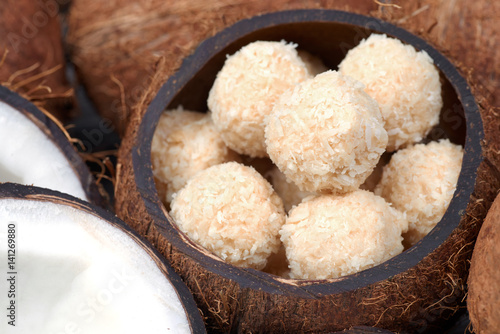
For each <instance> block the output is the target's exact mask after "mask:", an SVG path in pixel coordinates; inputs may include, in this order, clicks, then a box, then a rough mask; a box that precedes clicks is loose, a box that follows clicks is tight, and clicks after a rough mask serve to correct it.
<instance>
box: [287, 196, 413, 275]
mask: <svg viewBox="0 0 500 334" xmlns="http://www.w3.org/2000/svg"><path fill="white" fill-rule="evenodd" d="M407 228H408V222H407V220H406V218H405V217H404V214H403V213H401V212H399V211H398V210H396V209H394V208H392V207H391V206H390V205H389V204H388V203H387V202H386V201H385V200H384V199H383V198H381V197H379V196H376V195H374V194H373V193H372V192H369V191H365V190H357V191H354V192H351V193H348V194H344V195H319V196H316V197H311V198H309V199H307V200H305V201H304V202H302V203H301V204H299V205H297V206H296V207H295V208H293V209H292V210H291V211H290V212H289V214H288V217H287V219H286V223H285V225H283V227H282V228H281V231H280V235H281V241H282V242H283V244H284V245H285V249H286V256H287V258H288V261H289V263H290V270H291V271H290V276H291V277H292V278H298V279H326V278H336V277H340V276H344V275H350V274H354V273H357V272H359V271H361V270H364V269H368V268H370V267H373V266H375V265H377V264H380V263H382V262H384V261H386V260H388V259H390V258H391V257H393V256H395V255H397V254H399V253H401V252H402V251H403V245H402V240H403V238H402V237H401V233H402V232H405V231H406V230H407Z"/></svg>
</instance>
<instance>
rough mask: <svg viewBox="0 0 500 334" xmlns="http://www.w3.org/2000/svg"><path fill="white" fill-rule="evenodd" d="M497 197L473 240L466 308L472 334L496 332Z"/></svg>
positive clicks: (499, 281) (499, 296) (499, 289)
mask: <svg viewBox="0 0 500 334" xmlns="http://www.w3.org/2000/svg"><path fill="white" fill-rule="evenodd" d="M499 243H500V196H497V198H496V199H495V202H494V203H493V205H492V207H491V209H490V211H488V215H487V216H486V219H485V220H484V223H483V226H482V228H481V231H480V232H479V235H478V237H477V241H476V246H475V247H474V252H473V254H472V259H471V268H470V274H469V281H468V285H469V294H468V297H467V308H468V309H469V315H470V318H471V320H472V326H473V328H474V332H475V333H478V334H493V333H497V332H498V330H499V328H500V308H499V303H500V247H498V244H499Z"/></svg>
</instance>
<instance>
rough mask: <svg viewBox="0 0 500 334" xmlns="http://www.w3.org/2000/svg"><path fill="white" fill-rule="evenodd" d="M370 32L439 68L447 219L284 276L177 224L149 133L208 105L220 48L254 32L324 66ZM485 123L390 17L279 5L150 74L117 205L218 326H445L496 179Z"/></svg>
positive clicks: (283, 329)
mask: <svg viewBox="0 0 500 334" xmlns="http://www.w3.org/2000/svg"><path fill="white" fill-rule="evenodd" d="M373 33H378V34H386V35H388V36H390V37H394V38H396V39H399V40H400V41H401V42H403V43H404V44H409V45H412V46H413V47H414V48H415V49H417V50H424V51H425V52H427V54H428V55H429V56H430V57H431V58H432V60H433V62H434V64H435V66H436V67H437V69H438V70H439V75H440V80H441V85H442V98H443V107H442V109H441V114H440V120H439V124H438V125H436V126H435V127H434V128H433V129H432V130H431V131H430V133H429V135H428V137H427V140H437V139H440V138H447V139H449V140H450V141H451V142H452V143H455V144H459V145H461V146H462V147H463V148H464V156H463V163H462V166H461V170H460V174H459V178H458V183H457V186H456V191H455V192H454V195H453V198H452V200H451V202H450V204H449V206H448V209H447V211H446V213H445V214H444V216H443V218H442V219H441V220H440V221H439V222H438V223H437V225H436V226H435V227H434V228H433V229H432V231H431V232H430V233H428V234H427V235H426V236H425V237H424V238H423V239H421V240H420V241H419V242H417V243H416V244H415V245H413V246H412V247H410V248H408V249H406V250H405V251H404V252H402V253H401V254H399V255H397V256H395V257H393V258H391V259H389V260H387V261H385V262H383V263H381V264H379V265H376V266H374V267H372V268H370V269H366V270H363V271H361V272H358V273H355V274H351V275H348V276H343V277H340V278H334V279H325V280H298V279H287V278H282V277H279V276H275V275H272V274H268V273H265V272H262V271H258V270H254V269H249V268H241V267H236V266H234V265H231V264H229V263H226V262H224V261H223V260H221V259H220V258H218V257H217V256H215V255H213V254H211V253H210V252H208V251H207V250H205V249H204V248H202V247H201V246H198V245H197V244H196V243H194V242H193V241H191V240H190V239H189V238H188V237H187V235H185V234H184V233H182V232H181V231H180V230H179V228H178V227H177V225H176V224H175V222H174V221H173V219H172V218H171V217H170V215H169V214H168V210H169V209H168V208H166V207H165V206H164V205H163V204H162V201H161V199H160V197H159V196H158V194H157V190H156V187H155V182H154V178H153V171H152V163H151V143H152V138H153V133H154V131H155V128H156V126H157V124H158V120H159V118H160V115H161V114H162V112H163V111H164V110H168V109H175V108H177V107H178V106H180V105H182V106H183V107H184V109H188V110H198V111H205V110H207V109H208V107H207V98H208V94H209V91H210V89H211V87H212V85H213V83H214V80H215V78H216V75H217V73H218V72H219V70H220V69H221V68H222V66H223V64H224V61H225V60H226V56H227V55H231V54H234V53H235V52H236V51H238V50H239V49H240V48H241V47H243V46H245V45H247V44H249V43H251V42H254V41H258V40H264V41H281V40H285V41H288V42H294V43H297V44H298V45H299V47H300V48H301V49H303V50H306V51H308V52H309V53H311V54H313V55H315V56H317V57H319V58H320V59H321V60H322V61H323V62H324V64H325V65H326V66H327V67H328V68H330V69H334V70H336V69H337V66H338V65H339V63H340V62H341V61H342V59H343V58H344V57H345V55H346V53H347V52H348V51H349V50H350V49H352V48H353V47H355V46H356V45H358V44H359V42H360V41H361V40H362V39H365V38H367V37H368V36H370V35H371V34H373ZM482 139H483V123H482V120H481V117H480V113H479V106H478V104H477V103H476V102H475V98H474V96H473V94H472V93H471V89H470V87H469V85H468V82H467V80H466V79H465V78H464V76H462V75H461V73H460V71H459V70H457V68H456V67H455V66H454V64H453V63H452V62H451V61H450V60H449V59H447V57H445V56H444V55H443V53H441V52H440V51H439V50H437V49H435V48H434V47H433V46H431V45H430V44H428V43H427V42H426V41H425V40H423V39H421V38H420V37H418V36H415V35H413V34H411V33H409V32H407V31H406V30H404V29H401V28H399V27H396V26H394V25H392V24H389V23H387V22H384V21H381V20H378V19H375V18H369V17H366V16H361V15H357V14H352V13H347V12H341V11H328V10H295V11H286V12H277V13H272V14H267V15H262V16H257V17H253V18H250V19H247V20H243V21H240V22H238V23H236V24H235V25H233V26H231V27H229V28H227V29H225V30H223V31H221V32H220V33H218V34H217V35H215V36H214V37H212V38H210V39H208V40H206V41H204V42H203V43H201V44H200V45H199V47H198V48H197V50H196V51H195V52H194V53H193V54H192V55H191V56H189V57H188V58H186V59H185V60H184V63H183V64H182V66H181V67H180V68H179V70H178V71H177V72H176V73H175V74H174V75H172V76H170V77H166V76H164V75H163V76H162V73H161V68H160V69H159V70H158V73H157V76H156V77H154V78H153V85H152V86H151V88H150V92H149V94H146V96H145V98H144V99H143V100H142V102H141V103H140V104H139V105H138V107H137V109H136V110H135V114H134V116H133V117H132V119H131V123H130V124H129V128H128V131H127V134H126V137H125V138H124V140H123V142H122V147H121V149H120V152H119V161H118V182H117V186H116V206H115V209H116V212H117V214H118V216H119V217H121V218H122V219H123V220H125V221H126V222H127V223H128V224H129V225H130V226H131V227H133V228H134V229H136V230H137V231H138V232H139V233H140V234H141V235H143V236H145V237H146V238H147V239H149V240H150V241H151V242H152V243H153V244H154V245H155V247H156V248H157V249H158V250H159V251H160V253H162V254H163V255H164V256H165V257H166V258H167V259H168V260H169V261H170V262H171V264H172V266H173V268H174V269H175V271H176V272H177V273H178V274H179V275H180V276H181V277H182V279H183V280H184V281H185V282H186V284H187V285H188V287H189V289H190V290H191V292H192V293H193V295H194V297H195V300H196V302H197V304H198V307H199V308H200V310H201V312H202V314H203V316H204V318H205V323H206V325H207V329H208V330H209V331H213V332H248V333H261V332H267V333H299V332H310V333H318V332H335V331H342V330H344V329H348V328H351V327H353V326H372V327H379V328H384V329H387V330H390V331H393V332H402V333H421V332H441V331H442V328H443V326H444V325H445V324H446V321H447V319H449V317H451V316H453V315H454V314H456V312H457V311H459V310H460V309H461V308H463V306H464V304H463V299H464V296H465V294H466V280H467V275H468V268H469V263H468V261H469V259H470V256H471V253H472V249H473V246H474V240H475V238H476V237H477V234H478V232H479V229H480V227H481V223H482V220H483V219H484V216H485V215H486V212H487V209H488V207H489V205H490V203H491V202H492V200H493V199H494V195H495V192H496V189H498V185H499V181H498V178H497V177H496V176H495V175H496V174H494V173H493V172H492V171H491V170H492V167H491V166H490V164H489V163H487V162H485V161H483V156H482V147H481V141H482Z"/></svg>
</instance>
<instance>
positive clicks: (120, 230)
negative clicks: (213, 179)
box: [0, 184, 204, 334]
mask: <svg viewBox="0 0 500 334" xmlns="http://www.w3.org/2000/svg"><path fill="white" fill-rule="evenodd" d="M0 222H1V224H0V225H1V229H0V240H1V242H0V252H1V253H2V254H5V256H6V260H5V261H1V263H0V270H1V272H2V273H4V274H5V275H7V278H8V279H7V280H6V279H2V281H1V282H0V289H1V290H2V291H4V292H6V294H5V295H4V297H5V298H2V299H1V306H2V309H3V310H7V311H6V312H7V315H8V316H7V321H2V324H1V325H0V328H4V330H0V331H1V332H2V333H30V334H31V333H40V334H45V333H47V334H49V333H50V334H52V333H68V332H72V333H92V334H98V333H106V334H110V333H117V334H118V333H120V334H124V333H131V334H132V333H134V334H135V333H192V332H195V330H196V332H198V331H201V332H203V331H204V330H203V328H204V327H203V322H202V320H201V316H200V314H199V311H198V310H197V308H196V306H195V304H194V300H193V299H192V296H191V294H190V293H189V291H188V290H187V288H186V287H185V286H184V285H183V283H182V282H181V280H180V278H179V277H178V276H177V275H175V273H173V271H172V270H171V269H170V268H168V267H167V265H166V263H165V262H164V260H163V259H162V258H161V257H160V256H159V254H158V253H156V252H155V251H153V249H152V248H151V246H150V245H149V244H147V243H146V242H144V241H143V240H142V239H141V238H140V237H138V236H137V235H136V234H134V233H133V232H132V231H131V230H130V229H129V228H127V227H126V226H125V225H124V224H123V223H122V222H120V221H119V220H118V219H116V218H115V217H114V216H113V215H112V214H110V213H108V212H106V211H104V210H100V209H98V208H95V207H92V206H90V205H88V204H84V202H82V201H78V200H77V199H75V198H73V197H70V196H64V197H60V196H58V195H57V193H55V192H52V191H48V190H45V189H41V188H34V187H25V186H21V185H13V184H4V185H0ZM7 292H9V293H8V294H7ZM4 313H5V312H4ZM14 325H15V327H14Z"/></svg>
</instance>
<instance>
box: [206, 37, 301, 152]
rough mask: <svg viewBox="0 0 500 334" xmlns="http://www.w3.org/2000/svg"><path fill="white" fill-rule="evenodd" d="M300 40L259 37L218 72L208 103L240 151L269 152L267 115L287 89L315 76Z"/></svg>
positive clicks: (231, 144) (226, 136)
mask: <svg viewBox="0 0 500 334" xmlns="http://www.w3.org/2000/svg"><path fill="white" fill-rule="evenodd" d="M295 48H296V45H295V44H286V43H285V42H284V41H281V42H264V41H258V42H254V43H251V44H249V45H247V46H245V47H243V48H242V49H241V50H239V51H238V52H236V53H235V54H234V55H232V56H229V57H228V58H227V59H226V62H225V63H224V66H223V68H222V69H221V70H220V72H219V73H218V74H217V78H216V79H215V82H214V85H213V87H212V89H211V90H210V93H209V97H208V108H209V109H210V110H211V111H212V117H213V120H214V123H215V126H216V127H217V130H218V131H219V132H220V133H221V136H222V138H223V139H224V141H225V142H226V144H227V146H229V147H230V148H231V149H233V150H234V151H236V152H238V153H240V154H246V155H249V156H251V157H265V156H267V153H266V148H265V144H264V118H265V117H266V115H268V114H269V113H270V112H271V109H272V108H273V106H274V103H275V101H276V100H277V99H278V97H279V96H280V95H281V94H282V93H283V92H284V91H285V90H287V89H289V88H291V87H293V86H294V85H295V84H297V83H299V82H301V81H304V80H305V79H307V78H309V77H311V75H310V74H309V73H308V71H307V68H306V65H305V64H304V62H303V61H302V60H301V59H300V57H299V56H298V54H297V50H296V49H295Z"/></svg>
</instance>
